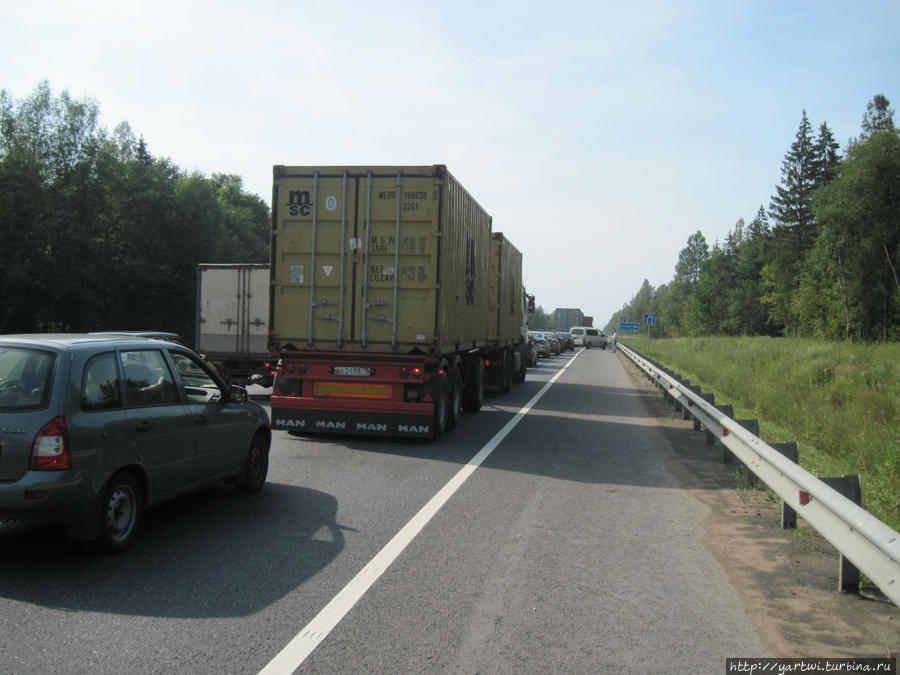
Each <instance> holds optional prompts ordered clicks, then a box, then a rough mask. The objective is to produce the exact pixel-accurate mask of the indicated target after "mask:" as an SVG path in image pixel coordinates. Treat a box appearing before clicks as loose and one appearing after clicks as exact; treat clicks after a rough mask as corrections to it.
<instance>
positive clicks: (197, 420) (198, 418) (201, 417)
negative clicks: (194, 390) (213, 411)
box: [194, 415, 209, 424]
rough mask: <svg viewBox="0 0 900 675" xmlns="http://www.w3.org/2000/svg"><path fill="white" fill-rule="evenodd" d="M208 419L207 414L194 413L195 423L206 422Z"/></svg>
mask: <svg viewBox="0 0 900 675" xmlns="http://www.w3.org/2000/svg"><path fill="white" fill-rule="evenodd" d="M208 421H209V420H207V419H206V415H194V424H206V423H207V422H208Z"/></svg>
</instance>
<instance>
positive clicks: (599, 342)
mask: <svg viewBox="0 0 900 675" xmlns="http://www.w3.org/2000/svg"><path fill="white" fill-rule="evenodd" d="M569 333H571V334H572V339H573V341H574V344H575V346H576V347H585V348H587V349H590V348H591V347H600V349H606V342H607V338H606V333H604V332H603V331H602V330H600V329H599V328H590V327H587V326H575V327H573V328H572V329H571V330H569Z"/></svg>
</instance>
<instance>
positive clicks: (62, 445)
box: [31, 415, 72, 471]
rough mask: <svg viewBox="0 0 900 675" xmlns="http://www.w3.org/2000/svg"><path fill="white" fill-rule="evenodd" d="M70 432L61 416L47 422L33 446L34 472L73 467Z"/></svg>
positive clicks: (35, 438) (32, 464)
mask: <svg viewBox="0 0 900 675" xmlns="http://www.w3.org/2000/svg"><path fill="white" fill-rule="evenodd" d="M71 464H72V462H71V454H70V445H69V430H68V428H67V427H66V418H65V417H63V416H62V415H60V416H59V417H54V418H53V419H52V420H50V421H49V422H47V424H45V425H44V426H43V427H42V428H41V430H40V431H39V432H38V433H37V436H35V437H34V442H33V443H32V444H31V468H32V469H33V470H34V471H60V470H62V469H68V468H70V467H71Z"/></svg>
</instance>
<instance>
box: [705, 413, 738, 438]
mask: <svg viewBox="0 0 900 675" xmlns="http://www.w3.org/2000/svg"><path fill="white" fill-rule="evenodd" d="M716 410H718V411H719V412H720V413H723V414H725V415H728V417H734V406H733V405H731V404H730V403H726V404H724V405H717V406H716ZM706 444H707V445H715V444H716V437H715V436H714V435H713V433H712V432H711V431H710V430H709V429H707V430H706Z"/></svg>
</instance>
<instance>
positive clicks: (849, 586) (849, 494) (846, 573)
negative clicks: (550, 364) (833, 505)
mask: <svg viewBox="0 0 900 675" xmlns="http://www.w3.org/2000/svg"><path fill="white" fill-rule="evenodd" d="M820 480H821V481H822V482H823V483H825V485H828V486H829V487H832V488H834V489H835V490H837V491H838V492H840V493H841V494H842V495H843V496H844V497H846V498H847V499H849V500H850V501H851V502H853V503H854V504H856V505H857V506H861V505H862V483H861V482H860V480H859V476H857V475H851V476H841V477H839V478H821V479H820ZM838 590H839V591H843V592H844V593H859V569H858V568H857V567H856V565H854V564H853V563H852V562H850V561H849V560H847V558H845V557H844V554H843V553H841V554H840V572H839V574H838Z"/></svg>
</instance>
